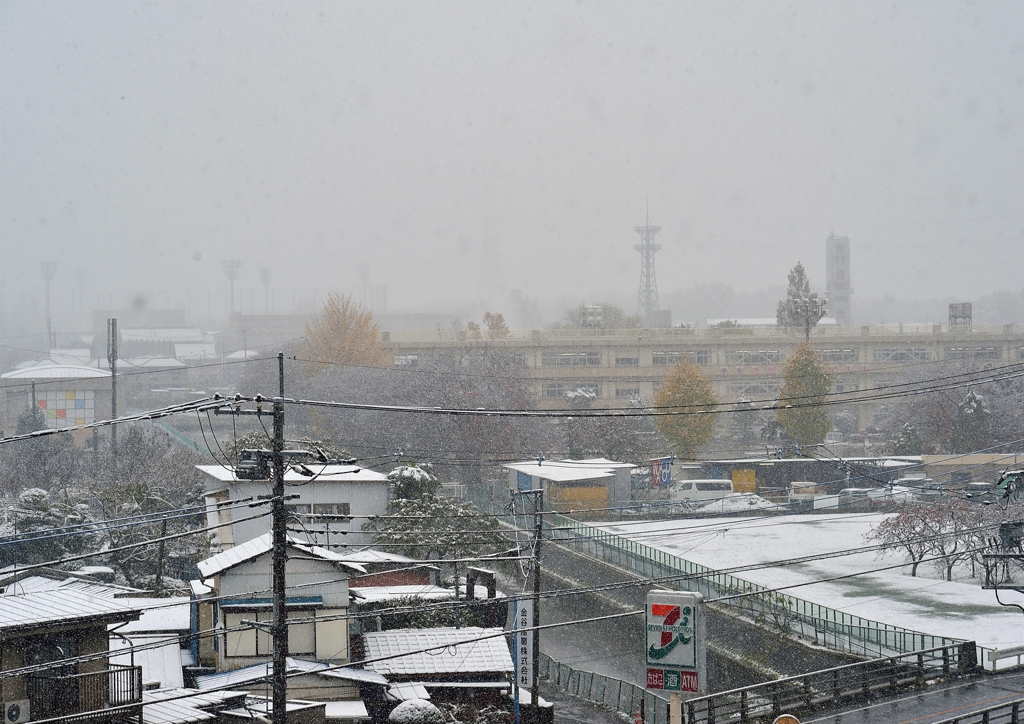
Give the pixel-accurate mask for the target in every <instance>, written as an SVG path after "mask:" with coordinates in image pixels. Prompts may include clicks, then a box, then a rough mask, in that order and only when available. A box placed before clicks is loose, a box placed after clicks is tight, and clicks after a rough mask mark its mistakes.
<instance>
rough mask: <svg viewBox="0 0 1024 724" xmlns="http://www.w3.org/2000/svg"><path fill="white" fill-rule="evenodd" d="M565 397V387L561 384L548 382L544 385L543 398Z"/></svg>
mask: <svg viewBox="0 0 1024 724" xmlns="http://www.w3.org/2000/svg"><path fill="white" fill-rule="evenodd" d="M564 395H565V385H563V384H562V383H561V382H549V383H548V384H546V385H544V396H545V397H563V396H564Z"/></svg>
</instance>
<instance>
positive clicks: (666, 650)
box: [646, 591, 707, 693]
mask: <svg viewBox="0 0 1024 724" xmlns="http://www.w3.org/2000/svg"><path fill="white" fill-rule="evenodd" d="M646 612H647V621H646V623H647V626H646V628H647V645H646V652H647V688H648V689H661V690H664V691H680V692H693V693H698V692H703V691H705V690H706V689H707V663H706V661H707V653H706V651H707V649H706V639H707V635H706V619H705V614H704V597H703V596H702V595H700V594H699V593H688V592H682V591H650V592H649V593H648V594H647V606H646Z"/></svg>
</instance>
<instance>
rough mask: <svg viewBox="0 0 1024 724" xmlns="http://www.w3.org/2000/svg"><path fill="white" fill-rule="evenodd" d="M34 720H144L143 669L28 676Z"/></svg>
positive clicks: (114, 668) (114, 723)
mask: <svg viewBox="0 0 1024 724" xmlns="http://www.w3.org/2000/svg"><path fill="white" fill-rule="evenodd" d="M28 698H29V702H30V706H31V711H32V721H40V720H43V719H56V718H59V719H60V721H61V722H109V723H110V724H121V723H122V722H124V723H125V724H127V722H133V723H140V722H141V721H142V667H141V666H108V667H107V668H106V669H105V670H103V671H95V672H91V673H86V674H67V675H54V674H50V675H47V676H29V677H28Z"/></svg>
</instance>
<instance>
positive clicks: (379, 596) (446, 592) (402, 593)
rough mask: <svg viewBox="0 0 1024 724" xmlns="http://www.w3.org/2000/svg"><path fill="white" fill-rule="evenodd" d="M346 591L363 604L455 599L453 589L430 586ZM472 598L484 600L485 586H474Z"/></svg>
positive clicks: (362, 588)
mask: <svg viewBox="0 0 1024 724" xmlns="http://www.w3.org/2000/svg"><path fill="white" fill-rule="evenodd" d="M348 590H349V593H351V594H352V597H353V598H358V599H359V600H360V601H363V602H364V603H379V602H381V601H393V600H395V599H396V598H422V599H424V600H427V601H450V600H452V599H454V598H455V589H454V588H442V587H441V586H432V585H405V586H350V587H349V589H348ZM504 595H505V594H503V593H499V594H497V597H499V598H503V597H504ZM474 597H475V598H477V599H486V598H487V586H475V587H474Z"/></svg>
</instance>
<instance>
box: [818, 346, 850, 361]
mask: <svg viewBox="0 0 1024 724" xmlns="http://www.w3.org/2000/svg"><path fill="white" fill-rule="evenodd" d="M818 356H819V357H821V361H822V362H833V363H835V362H856V361H857V350H855V349H822V350H818Z"/></svg>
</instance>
